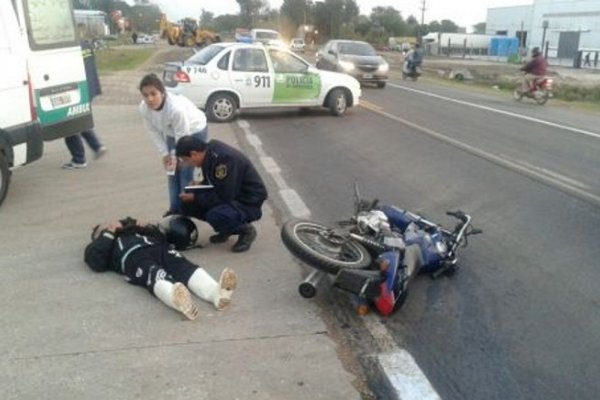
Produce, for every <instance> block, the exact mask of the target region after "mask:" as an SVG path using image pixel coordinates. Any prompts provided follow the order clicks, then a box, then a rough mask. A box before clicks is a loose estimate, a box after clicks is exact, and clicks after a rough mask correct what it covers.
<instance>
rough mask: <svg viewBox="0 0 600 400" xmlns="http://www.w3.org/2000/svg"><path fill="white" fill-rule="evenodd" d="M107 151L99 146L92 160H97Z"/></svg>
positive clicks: (104, 147)
mask: <svg viewBox="0 0 600 400" xmlns="http://www.w3.org/2000/svg"><path fill="white" fill-rule="evenodd" d="M107 151H108V148H107V147H106V146H101V147H100V148H99V149H98V151H97V152H96V153H94V160H97V159H99V158H100V157H102V156H103V155H105V154H106V152H107Z"/></svg>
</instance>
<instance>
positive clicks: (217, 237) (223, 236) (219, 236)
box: [208, 232, 231, 243]
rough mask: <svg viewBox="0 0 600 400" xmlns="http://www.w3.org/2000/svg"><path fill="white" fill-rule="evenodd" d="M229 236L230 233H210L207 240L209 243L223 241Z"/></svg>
mask: <svg viewBox="0 0 600 400" xmlns="http://www.w3.org/2000/svg"><path fill="white" fill-rule="evenodd" d="M230 236H231V234H230V233H223V232H220V233H217V234H216V235H212V236H211V237H209V238H208V240H209V241H210V242H211V243H225V242H226V241H227V240H229V237H230Z"/></svg>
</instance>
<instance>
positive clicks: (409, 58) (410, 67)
mask: <svg viewBox="0 0 600 400" xmlns="http://www.w3.org/2000/svg"><path fill="white" fill-rule="evenodd" d="M404 59H405V61H406V69H407V72H408V73H410V74H415V73H417V67H420V66H421V64H422V63H423V51H422V50H421V45H420V44H419V43H415V45H414V47H413V48H412V49H410V50H409V51H408V53H406V56H405V57H404Z"/></svg>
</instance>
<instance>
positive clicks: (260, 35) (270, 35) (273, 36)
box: [256, 31, 281, 40]
mask: <svg viewBox="0 0 600 400" xmlns="http://www.w3.org/2000/svg"><path fill="white" fill-rule="evenodd" d="M256 39H257V40H264V39H267V40H280V39H281V36H280V35H279V33H277V32H268V31H267V32H265V31H262V32H261V31H257V32H256Z"/></svg>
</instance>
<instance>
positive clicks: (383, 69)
mask: <svg viewBox="0 0 600 400" xmlns="http://www.w3.org/2000/svg"><path fill="white" fill-rule="evenodd" d="M389 69H390V64H388V63H386V62H384V63H383V64H380V65H379V69H378V71H379V72H388V70H389Z"/></svg>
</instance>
